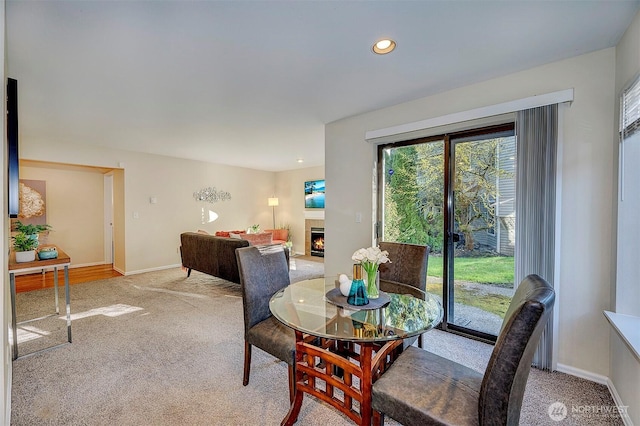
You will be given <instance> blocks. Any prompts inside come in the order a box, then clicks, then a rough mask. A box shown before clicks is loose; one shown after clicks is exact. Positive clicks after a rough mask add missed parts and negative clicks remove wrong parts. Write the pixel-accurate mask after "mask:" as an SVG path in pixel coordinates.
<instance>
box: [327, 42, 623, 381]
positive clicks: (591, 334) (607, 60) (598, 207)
mask: <svg viewBox="0 0 640 426" xmlns="http://www.w3.org/2000/svg"><path fill="white" fill-rule="evenodd" d="M614 65H615V49H614V48H610V49H605V50H601V51H598V52H594V53H591V54H587V55H582V56H579V57H575V58H572V59H568V60H564V61H560V62H555V63H551V64H547V65H544V66H541V67H537V68H533V69H530V70H527V71H523V72H519V73H515V74H511V75H508V76H505V77H502V78H498V79H493V80H489V81H486V82H483V83H479V84H474V85H471V86H467V87H462V88H458V89H455V90H451V91H449V92H445V93H441V94H438V95H434V96H430V97H426V98H422V99H419V100H416V101H413V102H407V103H404V104H400V105H396V106H393V107H390V108H385V109H381V110H377V111H373V112H370V113H367V114H363V115H359V116H355V117H351V118H347V119H344V120H340V121H337V122H334V123H330V124H329V125H327V127H326V132H325V134H326V147H325V150H326V152H325V158H326V167H325V170H326V182H327V196H326V209H325V225H326V232H325V237H326V238H325V244H326V248H327V255H326V257H325V269H326V272H327V274H336V273H338V272H340V271H344V270H348V268H349V265H350V263H351V254H352V253H353V251H354V250H356V249H357V248H359V247H366V246H367V245H369V244H371V242H372V235H373V234H372V229H373V227H372V222H373V217H372V211H373V210H372V206H373V201H372V200H373V199H374V194H373V193H372V192H373V191H372V182H373V181H374V170H373V160H374V156H375V150H374V147H373V146H372V145H370V144H368V143H367V142H366V141H365V140H364V134H365V132H366V131H367V130H375V129H380V128H385V127H390V126H395V125H400V124H405V123H410V122H414V121H419V120H424V119H427V118H433V117H439V116H442V115H446V114H449V113H454V112H460V111H465V110H469V109H473V108H478V107H483V106H488V105H493V104H498V103H502V102H507V101H512V100H515V99H521V98H526V97H529V96H533V95H537V94H543V93H549V92H554V91H558V90H564V89H568V88H574V89H575V94H574V97H575V100H574V102H573V105H572V106H571V108H568V109H567V110H566V114H565V116H564V128H563V129H562V136H563V138H564V152H563V161H562V164H561V166H562V173H563V182H562V194H563V200H562V206H561V209H562V220H561V235H560V240H561V247H562V248H561V272H560V276H559V278H558V282H557V284H556V285H557V286H558V290H559V297H558V299H557V303H559V310H560V315H559V316H560V318H559V319H558V320H559V325H560V326H559V359H558V362H559V363H560V364H562V365H564V366H565V367H567V368H570V369H578V370H576V371H579V370H584V371H586V372H587V373H588V374H593V375H595V376H597V377H600V378H601V379H602V376H607V375H608V374H609V350H608V346H609V327H608V325H607V323H606V321H605V319H604V317H603V315H602V311H603V309H606V308H607V307H608V306H609V300H610V286H611V282H612V280H611V277H612V275H611V265H612V256H611V252H612V232H613V220H614V216H613V211H612V207H611V206H612V202H613V198H612V197H613V195H612V191H611V188H612V186H613V179H614V176H615V172H614V143H613V140H612V134H613V127H614V100H615V99H614V90H615V87H614V78H615V68H614ZM358 211H360V212H362V213H363V219H364V218H366V219H364V220H363V221H362V223H355V220H354V217H355V213H356V212H358Z"/></svg>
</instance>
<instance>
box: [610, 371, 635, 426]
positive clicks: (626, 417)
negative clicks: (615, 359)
mask: <svg viewBox="0 0 640 426" xmlns="http://www.w3.org/2000/svg"><path fill="white" fill-rule="evenodd" d="M607 387H608V388H609V393H610V394H611V397H612V398H613V402H615V404H616V405H617V406H618V407H621V406H624V401H622V398H620V395H619V394H618V391H617V390H616V387H615V386H614V385H613V382H612V381H611V380H609V378H607ZM620 417H622V422H623V423H624V424H625V426H633V422H632V421H631V417H629V413H628V412H627V410H625V411H624V412H623V413H620Z"/></svg>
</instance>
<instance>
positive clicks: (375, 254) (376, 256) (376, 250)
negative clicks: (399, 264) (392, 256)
mask: <svg viewBox="0 0 640 426" xmlns="http://www.w3.org/2000/svg"><path fill="white" fill-rule="evenodd" d="M351 259H352V260H353V261H354V262H357V263H360V264H368V265H370V264H375V265H376V266H377V265H380V264H381V263H387V262H391V260H389V252H388V251H386V250H380V247H377V246H376V247H369V248H366V249H365V248H361V249H358V250H356V251H355V253H353V256H351Z"/></svg>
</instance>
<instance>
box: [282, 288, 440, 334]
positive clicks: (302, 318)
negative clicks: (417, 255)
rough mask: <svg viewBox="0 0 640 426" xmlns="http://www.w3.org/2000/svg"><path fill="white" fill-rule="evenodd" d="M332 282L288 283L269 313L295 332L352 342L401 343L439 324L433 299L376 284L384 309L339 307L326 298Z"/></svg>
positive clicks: (438, 316) (422, 293) (436, 307)
mask: <svg viewBox="0 0 640 426" xmlns="http://www.w3.org/2000/svg"><path fill="white" fill-rule="evenodd" d="M337 280H338V277H335V276H333V277H324V278H317V279H311V280H305V281H300V282H297V283H293V284H291V285H289V286H288V287H285V288H284V289H283V290H281V291H279V292H277V293H276V294H275V295H273V297H272V298H271V301H270V309H271V312H272V313H273V315H274V316H275V317H276V318H277V319H278V320H280V321H281V322H282V323H284V324H286V325H288V326H289V327H291V328H293V329H294V330H298V331H301V332H303V333H306V334H311V335H314V336H317V337H324V338H329V339H336V340H341V341H350V342H356V343H358V342H377V343H381V342H385V341H391V340H398V339H406V338H409V337H413V336H417V335H419V334H422V333H424V332H425V331H428V330H430V329H432V328H433V327H435V326H437V325H438V324H439V323H440V322H441V321H442V315H443V310H442V305H441V304H440V302H439V301H438V300H437V299H436V298H435V297H434V296H433V295H431V294H429V293H425V292H423V291H421V290H419V289H417V288H415V287H411V286H408V285H404V284H400V283H391V282H385V281H381V283H380V287H381V289H387V290H388V291H387V292H386V294H387V295H388V296H389V303H387V304H386V305H384V306H383V307H380V308H377V309H370V308H369V307H368V305H364V306H339V305H338V304H336V303H334V302H332V301H330V300H329V298H328V297H327V293H328V292H329V291H331V290H333V289H335V288H336V283H337ZM370 304H371V303H370Z"/></svg>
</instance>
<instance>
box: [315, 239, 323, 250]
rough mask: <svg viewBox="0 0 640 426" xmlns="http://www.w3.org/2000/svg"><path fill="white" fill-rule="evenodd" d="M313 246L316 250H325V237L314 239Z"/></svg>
mask: <svg viewBox="0 0 640 426" xmlns="http://www.w3.org/2000/svg"><path fill="white" fill-rule="evenodd" d="M313 248H314V249H316V250H324V237H319V238H316V239H315V240H313Z"/></svg>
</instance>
